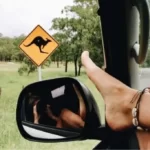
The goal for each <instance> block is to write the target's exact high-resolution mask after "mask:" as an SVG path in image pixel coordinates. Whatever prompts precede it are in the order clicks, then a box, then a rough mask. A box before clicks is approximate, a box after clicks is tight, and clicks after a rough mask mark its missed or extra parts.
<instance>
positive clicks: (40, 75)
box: [38, 66, 42, 81]
mask: <svg viewBox="0 0 150 150" xmlns="http://www.w3.org/2000/svg"><path fill="white" fill-rule="evenodd" d="M38 78H39V81H42V70H41V66H39V67H38Z"/></svg>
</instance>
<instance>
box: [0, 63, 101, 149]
mask: <svg viewBox="0 0 150 150" xmlns="http://www.w3.org/2000/svg"><path fill="white" fill-rule="evenodd" d="M18 67H19V64H14V63H2V62H1V63H0V87H1V88H2V95H1V97H0V150H28V149H29V150H59V149H60V150H80V149H81V150H91V149H92V148H93V147H94V146H95V145H96V144H97V143H98V142H99V141H96V140H86V141H75V142H66V143H37V142H30V141H27V140H25V139H24V138H23V137H22V136H21V135H20V133H19V131H18V129H17V126H16V120H15V117H16V104H17V99H18V95H19V93H20V91H21V90H22V87H23V86H26V85H27V84H29V83H32V82H35V81H37V80H38V75H37V72H35V73H32V74H30V75H29V76H27V75H23V76H19V74H18V72H17V69H18ZM73 75H74V67H73V64H70V65H69V68H68V72H67V73H65V72H64V66H63V65H62V64H61V65H60V68H56V64H52V65H51V67H50V68H46V69H43V70H42V78H43V80H45V79H50V78H56V77H62V76H69V77H73ZM78 79H79V80H80V81H82V82H83V83H84V84H85V85H87V87H89V89H90V90H91V92H92V93H93V95H94V97H95V99H96V100H97V102H98V105H99V107H100V108H101V114H102V120H103V121H104V104H103V100H102V98H101V96H100V94H99V92H98V91H97V90H96V88H95V86H94V85H93V84H92V82H91V81H90V80H89V79H88V78H87V76H86V74H85V72H84V70H83V69H82V72H81V76H80V77H78Z"/></svg>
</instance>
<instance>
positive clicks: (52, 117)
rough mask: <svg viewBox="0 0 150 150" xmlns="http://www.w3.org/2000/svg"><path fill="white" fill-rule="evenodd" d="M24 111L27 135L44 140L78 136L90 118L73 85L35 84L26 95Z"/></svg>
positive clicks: (28, 88) (23, 122)
mask: <svg viewBox="0 0 150 150" xmlns="http://www.w3.org/2000/svg"><path fill="white" fill-rule="evenodd" d="M54 83H55V84H54ZM21 111H22V112H21V121H22V126H23V128H24V130H25V131H26V133H27V134H29V135H30V136H32V137H36V138H41V139H61V138H70V137H77V136H79V135H80V134H81V132H82V129H83V127H84V124H85V118H86V105H85V101H84V98H83V96H82V94H81V92H80V90H79V89H78V87H77V86H76V85H75V84H73V83H66V84H61V83H58V82H57V84H56V82H50V81H47V82H44V83H42V82H39V83H36V84H32V85H31V86H29V87H27V88H26V90H25V92H24V94H23V102H22V108H21Z"/></svg>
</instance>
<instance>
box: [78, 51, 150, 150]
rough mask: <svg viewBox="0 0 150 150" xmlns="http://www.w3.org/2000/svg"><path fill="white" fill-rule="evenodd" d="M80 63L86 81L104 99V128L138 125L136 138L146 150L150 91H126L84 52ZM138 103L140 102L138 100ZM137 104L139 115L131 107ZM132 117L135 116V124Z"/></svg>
mask: <svg viewBox="0 0 150 150" xmlns="http://www.w3.org/2000/svg"><path fill="white" fill-rule="evenodd" d="M81 61H82V64H83V66H84V68H85V71H86V73H87V76H88V77H89V79H90V80H91V81H92V82H93V83H94V85H95V86H96V88H97V89H98V91H99V92H100V94H101V95H102V97H103V99H104V103H105V106H106V109H105V118H106V121H107V124H108V126H109V127H110V128H111V129H112V130H114V131H123V130H126V129H130V128H133V127H134V126H135V125H139V126H140V127H141V128H140V130H139V129H138V128H137V130H136V135H137V138H138V141H139V146H140V149H143V150H146V149H147V150H148V149H150V88H146V89H144V90H143V91H142V92H141V91H138V90H136V89H133V88H130V87H128V86H127V85H125V84H124V83H122V82H121V81H119V80H118V79H116V78H114V77H112V76H111V75H109V74H108V73H106V72H105V71H103V70H102V69H101V68H99V67H98V66H96V65H95V63H94V62H93V61H92V60H91V59H90V57H89V52H88V51H84V52H83V53H82V55H81ZM139 100H140V101H139ZM138 102H139V105H138V106H139V107H138V109H139V114H138V116H137V114H136V113H135V109H134V108H135V107H136V105H137V103H138ZM134 116H137V121H138V124H137V122H135V119H134Z"/></svg>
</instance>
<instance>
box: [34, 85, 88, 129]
mask: <svg viewBox="0 0 150 150" xmlns="http://www.w3.org/2000/svg"><path fill="white" fill-rule="evenodd" d="M73 89H74V92H75V93H76V95H77V97H78V101H79V108H78V112H77V113H75V112H73V111H71V109H68V107H66V108H63V109H61V111H60V114H59V115H58V116H57V115H55V114H54V113H53V111H52V109H51V105H49V104H46V107H45V110H44V111H45V115H47V116H48V117H49V118H50V119H52V120H54V121H56V127H57V128H83V127H84V124H85V122H84V121H85V117H86V106H85V103H84V100H83V97H82V96H81V94H80V92H79V90H78V89H77V87H76V86H75V85H73ZM39 103H40V100H36V101H35V102H34V104H33V115H34V123H35V124H39V123H40V122H39V120H40V118H41V117H42V116H43V115H41V114H42V113H38V111H37V105H38V104H39ZM39 105H40V104H39ZM39 107H44V106H39ZM55 109H56V108H55ZM47 121H48V118H47ZM41 123H42V124H43V122H41ZM49 125H52V124H51V123H50V124H49Z"/></svg>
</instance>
